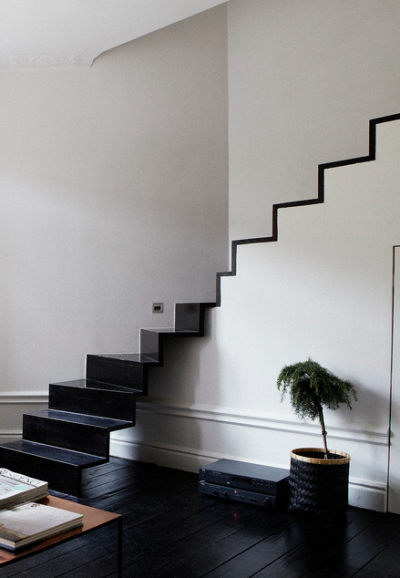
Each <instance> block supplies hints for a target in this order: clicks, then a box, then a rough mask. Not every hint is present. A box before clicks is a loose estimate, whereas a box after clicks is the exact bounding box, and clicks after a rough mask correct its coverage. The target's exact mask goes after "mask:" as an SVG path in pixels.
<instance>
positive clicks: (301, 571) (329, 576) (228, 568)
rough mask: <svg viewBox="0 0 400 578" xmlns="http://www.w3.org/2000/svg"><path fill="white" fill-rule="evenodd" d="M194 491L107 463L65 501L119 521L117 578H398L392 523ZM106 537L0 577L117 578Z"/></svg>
mask: <svg viewBox="0 0 400 578" xmlns="http://www.w3.org/2000/svg"><path fill="white" fill-rule="evenodd" d="M197 485H198V475H197V474H193V473H188V472H180V471H177V470H172V469H168V468H162V467H158V466H155V465H152V464H143V463H138V462H129V461H126V460H121V459H119V458H111V459H110V462H109V463H107V464H106V465H104V466H101V467H96V468H92V469H91V470H87V471H85V472H84V474H83V481H82V496H81V498H74V497H72V498H71V499H72V500H74V501H78V502H80V503H84V504H87V505H90V506H93V507H95V508H101V509H105V510H110V511H113V512H116V513H119V514H122V516H123V528H124V529H123V576H124V578H132V577H133V576H138V577H140V578H203V577H207V578H217V577H218V578H352V577H357V578H398V576H399V548H400V516H396V515H394V514H380V513H377V512H372V511H368V510H362V509H359V508H353V507H349V509H348V513H347V515H346V518H345V519H344V520H343V521H340V522H330V523H329V522H325V521H319V520H315V519H313V518H307V517H304V516H299V515H294V514H288V513H285V512H274V511H270V510H266V509H264V508H260V507H257V506H250V505H246V504H242V503H238V502H229V501H226V500H220V499H218V498H214V497H210V496H204V495H199V494H198V491H197ZM52 493H53V494H54V495H59V496H61V497H66V496H65V495H63V494H59V493H55V492H52ZM114 534H115V533H114ZM114 534H113V531H112V529H111V528H110V529H107V530H105V531H104V532H102V533H97V532H94V533H93V534H91V535H89V536H86V537H85V538H82V539H79V540H75V541H73V542H71V543H69V544H65V545H62V546H60V547H58V548H56V549H54V550H51V551H49V552H45V553H43V554H40V555H39V556H37V557H32V558H29V559H27V560H24V561H22V562H19V563H18V564H16V565H13V566H7V567H5V568H4V571H3V570H1V569H0V578H8V577H11V576H18V578H28V577H29V578H58V577H59V576H60V577H61V576H63V577H64V578H81V577H82V578H106V577H109V578H116V572H115V569H116V552H115V545H116V539H115V535H114Z"/></svg>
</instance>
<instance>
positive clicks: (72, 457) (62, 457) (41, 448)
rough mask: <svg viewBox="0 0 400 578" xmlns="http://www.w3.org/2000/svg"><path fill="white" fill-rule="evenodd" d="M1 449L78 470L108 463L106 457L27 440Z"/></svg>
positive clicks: (6, 444) (2, 446)
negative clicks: (62, 464) (59, 463)
mask: <svg viewBox="0 0 400 578" xmlns="http://www.w3.org/2000/svg"><path fill="white" fill-rule="evenodd" d="M1 448H4V449H8V450H11V451H15V452H20V453H21V454H30V455H33V456H36V457H39V458H43V459H46V460H49V461H57V462H62V463H64V464H68V465H70V466H75V467H77V468H85V467H89V466H95V465H100V464H105V463H107V459H105V458H104V457H100V456H95V455H92V454H84V453H81V452H76V451H73V450H66V449H63V448H57V447H55V446H49V445H45V444H39V443H35V442H30V441H27V440H16V441H12V442H7V443H4V444H2V445H1V446H0V449H1ZM21 463H22V462H21ZM39 477H40V476H39Z"/></svg>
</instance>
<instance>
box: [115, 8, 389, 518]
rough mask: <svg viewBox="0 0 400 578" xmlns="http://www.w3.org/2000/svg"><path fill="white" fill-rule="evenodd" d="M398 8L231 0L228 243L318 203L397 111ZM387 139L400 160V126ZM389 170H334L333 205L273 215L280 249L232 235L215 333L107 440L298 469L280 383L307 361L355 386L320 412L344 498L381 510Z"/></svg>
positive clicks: (190, 457)
mask: <svg viewBox="0 0 400 578" xmlns="http://www.w3.org/2000/svg"><path fill="white" fill-rule="evenodd" d="M399 12H400V10H399V7H398V3H397V2H394V1H391V0H388V1H386V0H384V1H382V0H379V2H378V1H372V0H351V1H348V0H346V1H344V0H322V1H321V0H318V1H317V0H304V1H302V2H297V1H295V0H283V1H280V2H274V1H272V0H271V1H269V0H231V2H229V4H228V38H229V51H228V59H229V109H230V121H229V147H230V152H229V162H230V166H229V172H230V226H231V235H232V237H233V238H250V237H259V236H267V235H269V234H270V224H271V205H272V203H273V202H281V201H289V200H290V201H292V200H299V199H303V198H313V197H314V198H315V197H316V196H317V175H318V171H317V167H318V164H319V163H322V162H330V161H332V162H333V161H338V160H341V159H346V158H352V157H359V156H363V155H366V154H368V144H369V143H368V129H369V124H368V121H369V119H370V118H376V117H380V116H383V115H388V114H394V113H397V112H399V107H400V76H399V64H398V63H399V62H400V59H399V51H400V39H399V37H398V29H399V24H400V23H399V18H400V14H399ZM385 130H389V129H385ZM396 130H397V128H396ZM389 132H390V130H389ZM388 147H389V149H390V147H394V149H392V150H393V154H394V158H395V161H393V157H392V160H391V166H393V162H394V164H396V163H397V164H398V158H397V157H398V155H397V152H398V149H399V141H398V137H397V136H396V137H393V138H392V137H390V136H389V137H388ZM396 155H397V156H396ZM385 162H386V161H385V160H383V161H382V163H383V164H385ZM381 170H382V166H381V165H380V166H379V167H378V166H377V165H374V168H371V167H366V165H359V167H358V166H357V167H356V166H352V167H347V168H346V169H337V170H335V171H330V174H329V178H328V177H327V187H329V189H328V190H327V203H326V204H324V206H314V207H312V208H311V207H310V208H301V209H286V210H285V211H281V213H284V214H281V215H280V217H279V227H280V229H279V230H280V233H279V235H280V239H279V241H278V243H277V244H253V245H243V246H240V247H239V252H238V274H237V276H236V277H231V278H229V277H228V278H224V279H223V281H222V306H221V307H220V308H218V309H215V310H213V312H212V313H210V315H209V335H207V337H206V338H204V339H203V340H197V341H190V343H185V344H184V345H182V347H179V348H177V347H175V345H171V347H170V348H168V350H167V354H166V367H165V368H164V369H157V370H155V371H154V372H153V374H152V382H151V383H152V385H151V395H152V396H154V397H153V399H149V400H148V402H143V403H142V404H141V406H140V411H139V414H138V425H137V427H136V429H135V430H131V431H130V432H125V433H124V432H121V433H119V434H118V435H117V436H116V441H115V443H114V451H118V452H119V453H120V454H121V455H128V456H132V457H139V458H140V459H150V460H155V461H158V462H161V463H166V464H170V465H176V466H177V467H186V468H188V469H192V470H196V468H197V467H199V466H200V465H203V464H205V463H207V462H208V463H209V462H210V461H212V460H213V459H217V458H220V457H231V458H236V459H240V460H244V461H253V462H257V463H265V464H270V465H277V466H285V467H288V465H289V450H290V449H291V448H293V447H301V446H307V445H312V446H319V445H320V443H321V441H320V434H319V426H318V424H314V423H310V424H303V423H300V422H298V420H297V419H296V417H295V416H294V415H293V413H292V411H291V408H290V405H289V402H286V403H284V404H281V403H280V397H279V395H278V392H277V389H276V377H277V375H278V373H279V371H280V369H281V367H282V365H284V364H286V363H291V362H295V361H301V360H302V359H303V358H306V357H308V356H311V357H314V358H315V359H316V360H317V361H319V362H321V363H322V364H324V365H326V366H328V367H329V368H330V369H331V370H332V371H334V372H336V373H338V375H339V376H340V377H343V378H349V379H352V380H353V381H354V382H355V383H356V385H357V386H358V389H359V398H360V400H359V402H358V403H357V404H356V407H355V409H354V411H353V412H352V413H350V412H349V411H346V410H339V411H338V412H336V413H333V412H328V415H327V424H328V429H329V435H330V440H331V447H332V445H334V446H336V448H335V449H340V450H343V451H348V452H349V453H350V454H351V455H352V465H351V494H350V495H351V503H352V504H355V505H362V506H366V507H370V508H375V509H381V510H383V509H385V506H386V476H387V458H388V427H389V392H390V354H391V343H390V335H391V266H392V265H391V259H392V250H391V247H392V245H393V244H395V243H398V242H399V239H398V238H397V230H396V218H397V217H398V210H399V207H398V204H397V203H398V200H397V198H398V187H397V182H398V179H399V175H398V173H395V174H394V173H393V172H392V173H391V178H393V180H394V182H391V183H390V185H391V186H390V187H388V186H387V185H386V184H385V183H384V181H382V179H381V174H382V173H381V172H380V171H381ZM383 172H384V171H383ZM359 179H361V180H359ZM393 202H394V203H395V204H394V206H392V203H393ZM343 203H345V206H344V205H343ZM360 206H361V209H362V212H361V214H359V212H358V211H359V207H360ZM381 207H382V208H381ZM393 218H394V221H393ZM397 222H398V221H397ZM174 356H175V360H174V362H172V359H173V358H174ZM169 360H171V363H170V364H169V363H168V362H169Z"/></svg>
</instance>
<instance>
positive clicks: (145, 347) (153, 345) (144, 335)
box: [140, 327, 201, 365]
mask: <svg viewBox="0 0 400 578" xmlns="http://www.w3.org/2000/svg"><path fill="white" fill-rule="evenodd" d="M176 336H179V337H185V336H186V337H201V334H200V333H199V332H198V331H195V330H191V329H176V328H175V327H165V328H164V327H161V328H154V329H153V328H152V329H141V330H140V350H141V353H142V355H146V356H147V357H149V358H150V359H152V360H153V362H156V363H157V364H159V365H163V364H164V351H163V349H164V348H163V338H164V337H176Z"/></svg>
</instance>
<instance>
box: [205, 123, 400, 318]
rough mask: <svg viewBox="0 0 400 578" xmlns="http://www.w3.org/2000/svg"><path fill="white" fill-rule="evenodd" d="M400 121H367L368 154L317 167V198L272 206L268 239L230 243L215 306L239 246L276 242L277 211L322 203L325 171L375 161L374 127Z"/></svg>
mask: <svg viewBox="0 0 400 578" xmlns="http://www.w3.org/2000/svg"><path fill="white" fill-rule="evenodd" d="M394 120H400V114H393V115H390V116H383V117H380V118H375V119H372V120H370V121H369V153H368V155H366V156H364V157H356V158H352V159H346V160H343V161H335V162H331V163H323V164H320V165H318V196H317V198H315V199H308V200H303V201H291V202H287V203H277V204H275V205H273V206H272V235H271V236H270V237H257V238H254V239H241V240H236V241H232V243H231V270H230V271H226V272H223V273H217V287H216V305H217V307H220V306H221V279H222V277H234V276H236V271H237V249H238V247H239V245H250V244H254V243H272V242H275V241H277V240H278V211H279V209H287V208H289V207H303V206H306V205H317V204H319V203H323V202H324V194H325V171H326V170H327V169H334V168H337V167H344V166H346V165H354V164H357V163H366V162H369V161H374V160H375V159H376V126H377V125H378V124H381V123H384V122H391V121H394Z"/></svg>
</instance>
